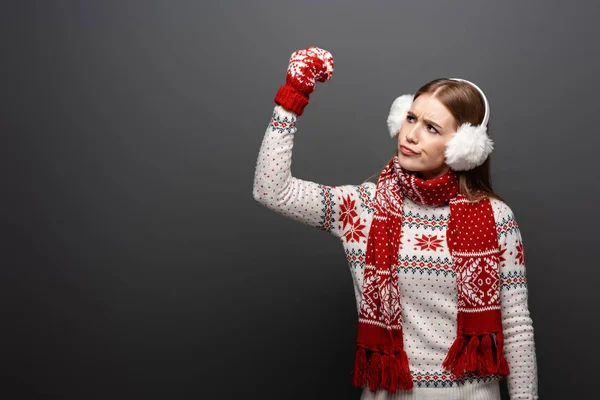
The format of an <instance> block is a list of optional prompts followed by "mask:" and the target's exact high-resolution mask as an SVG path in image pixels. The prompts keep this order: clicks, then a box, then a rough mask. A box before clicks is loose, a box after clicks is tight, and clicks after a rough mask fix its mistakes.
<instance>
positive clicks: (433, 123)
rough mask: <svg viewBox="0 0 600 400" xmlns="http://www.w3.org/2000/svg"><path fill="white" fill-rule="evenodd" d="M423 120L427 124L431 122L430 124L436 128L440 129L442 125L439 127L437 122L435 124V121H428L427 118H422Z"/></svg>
mask: <svg viewBox="0 0 600 400" xmlns="http://www.w3.org/2000/svg"><path fill="white" fill-rule="evenodd" d="M423 121H425V122H427V123H428V124H431V125H433V126H435V127H436V128H438V129H442V127H441V126H440V125H439V124H436V123H435V122H433V121H430V120H428V119H423Z"/></svg>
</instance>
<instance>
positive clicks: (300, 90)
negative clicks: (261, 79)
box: [274, 46, 333, 116]
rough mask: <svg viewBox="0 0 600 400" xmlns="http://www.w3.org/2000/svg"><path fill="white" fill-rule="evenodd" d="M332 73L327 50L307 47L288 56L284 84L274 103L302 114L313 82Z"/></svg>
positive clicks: (322, 79)
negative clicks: (288, 60)
mask: <svg viewBox="0 0 600 400" xmlns="http://www.w3.org/2000/svg"><path fill="white" fill-rule="evenodd" d="M332 75H333V56H332V55H331V53H330V52H328V51H327V50H323V49H320V48H318V47H314V46H311V47H307V48H306V49H303V50H296V51H295V52H293V53H292V55H291V57H290V62H289V65H288V69H287V75H286V79H285V85H283V86H281V87H280V88H279V90H278V91H277V95H275V99H274V100H275V103H277V104H279V105H280V106H282V107H283V108H285V109H286V110H288V111H292V112H294V113H296V114H297V115H298V116H300V115H302V112H303V111H304V107H306V105H307V104H308V98H309V96H310V94H311V93H312V91H313V90H314V88H315V82H316V81H319V82H325V81H326V80H329V79H330V78H331V76H332Z"/></svg>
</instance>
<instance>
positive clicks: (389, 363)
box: [352, 347, 414, 393]
mask: <svg viewBox="0 0 600 400" xmlns="http://www.w3.org/2000/svg"><path fill="white" fill-rule="evenodd" d="M369 352H370V353H371V355H370V357H369V358H368V359H367V352H366V350H365V349H364V348H362V347H358V348H357V349H356V358H355V360H354V371H353V373H352V385H353V386H356V387H364V386H367V385H368V386H369V389H371V390H372V391H376V390H377V389H385V390H387V391H389V392H391V393H395V392H396V391H397V390H409V389H412V388H413V387H414V385H413V379H412V375H411V373H410V368H409V365H408V356H407V355H406V352H405V351H404V349H401V350H398V351H396V352H395V353H394V354H381V353H379V352H376V351H372V352H371V351H369Z"/></svg>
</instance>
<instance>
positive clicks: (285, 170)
mask: <svg viewBox="0 0 600 400" xmlns="http://www.w3.org/2000/svg"><path fill="white" fill-rule="evenodd" d="M297 119H298V116H297V115H296V114H295V113H293V112H290V111H288V110H286V109H284V108H283V107H281V106H279V105H277V106H275V108H274V110H273V114H272V117H271V120H270V121H269V124H268V127H267V130H266V132H265V136H264V138H263V141H262V144H261V147H260V151H259V154H258V159H257V161H256V170H255V173H254V185H253V196H254V199H255V200H256V201H258V202H259V203H261V204H263V205H264V206H266V207H267V208H269V209H271V210H273V211H276V212H277V213H279V214H282V215H284V216H286V217H288V218H291V219H292V220H295V221H298V222H301V223H304V224H307V225H310V226H313V227H315V228H318V229H320V230H322V231H326V232H330V233H331V234H333V235H334V236H335V237H337V238H342V237H344V236H355V235H363V236H364V233H363V229H360V214H361V212H362V211H363V209H366V207H367V206H366V205H367V204H368V203H369V202H370V199H371V198H372V197H373V195H374V194H375V190H374V188H375V185H374V184H373V183H371V182H366V183H364V184H362V185H344V186H326V185H322V184H319V183H315V182H311V181H306V180H301V179H298V178H295V177H293V176H292V171H291V166H292V148H293V146H294V134H295V133H296V131H297V127H296V123H297ZM365 239H366V238H365Z"/></svg>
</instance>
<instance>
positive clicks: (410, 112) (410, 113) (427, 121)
mask: <svg viewBox="0 0 600 400" xmlns="http://www.w3.org/2000/svg"><path fill="white" fill-rule="evenodd" d="M408 114H409V115H410V116H411V117H414V118H416V117H417V116H416V115H415V113H413V112H412V111H408ZM423 121H425V122H426V123H428V124H431V125H433V126H435V127H436V128H438V129H442V126H441V125H440V124H437V123H435V122H433V121H431V120H429V119H425V118H423Z"/></svg>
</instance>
